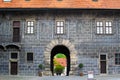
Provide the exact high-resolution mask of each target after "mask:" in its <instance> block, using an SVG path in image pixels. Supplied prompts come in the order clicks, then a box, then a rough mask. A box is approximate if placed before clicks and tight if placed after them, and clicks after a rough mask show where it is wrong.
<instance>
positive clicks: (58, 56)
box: [55, 53, 66, 58]
mask: <svg viewBox="0 0 120 80" xmlns="http://www.w3.org/2000/svg"><path fill="white" fill-rule="evenodd" d="M55 58H66V56H65V55H64V54H62V53H58V54H56V55H55Z"/></svg>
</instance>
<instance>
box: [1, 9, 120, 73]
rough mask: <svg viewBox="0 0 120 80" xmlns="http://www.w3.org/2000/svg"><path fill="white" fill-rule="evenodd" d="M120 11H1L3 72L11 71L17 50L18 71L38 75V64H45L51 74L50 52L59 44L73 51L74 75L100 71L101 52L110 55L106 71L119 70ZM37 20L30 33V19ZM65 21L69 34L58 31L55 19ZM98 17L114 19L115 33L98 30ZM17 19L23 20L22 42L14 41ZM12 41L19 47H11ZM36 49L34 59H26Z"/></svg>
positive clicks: (21, 21)
mask: <svg viewBox="0 0 120 80" xmlns="http://www.w3.org/2000/svg"><path fill="white" fill-rule="evenodd" d="M119 14H120V11H118V10H61V11H60V10H48V11H47V10H43V11H42V10H41V11H26V12H24V11H16V12H14V11H8V12H3V13H2V14H1V15H0V75H10V62H11V59H10V53H12V52H17V53H18V54H19V57H18V60H17V62H18V75H38V65H39V64H41V63H42V64H44V65H45V70H44V75H51V71H50V56H51V55H50V54H51V50H52V49H53V48H54V47H55V46H57V45H64V46H66V47H67V48H68V49H69V51H70V58H71V70H70V75H78V73H79V70H78V67H77V66H78V64H79V63H83V64H84V67H83V72H84V74H87V71H90V70H92V71H94V73H95V74H101V73H100V54H105V55H106V56H107V60H106V62H107V64H106V70H107V72H106V74H119V73H120V66H119V65H115V55H114V53H120V46H119V42H120V15H119ZM27 20H32V21H33V20H34V21H35V26H34V34H26V21H27ZM56 20H64V21H65V34H63V35H57V34H55V28H56V27H55V26H56V24H55V21H56ZM97 20H111V21H112V22H113V26H112V27H113V34H110V35H105V34H104V35H99V34H96V21H97ZM13 21H20V42H13V41H12V37H13V25H12V22H13ZM8 45H14V46H16V47H17V49H16V48H14V47H12V48H7V46H8ZM28 52H33V63H32V64H29V63H27V62H26V54H27V53H28Z"/></svg>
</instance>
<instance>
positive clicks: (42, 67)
mask: <svg viewBox="0 0 120 80" xmlns="http://www.w3.org/2000/svg"><path fill="white" fill-rule="evenodd" d="M38 67H39V72H38V75H39V76H42V70H43V69H44V66H43V65H42V64H39V65H38Z"/></svg>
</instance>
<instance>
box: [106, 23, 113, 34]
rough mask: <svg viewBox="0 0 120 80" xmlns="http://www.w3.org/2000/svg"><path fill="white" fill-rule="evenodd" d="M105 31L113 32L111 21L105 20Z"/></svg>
mask: <svg viewBox="0 0 120 80" xmlns="http://www.w3.org/2000/svg"><path fill="white" fill-rule="evenodd" d="M105 33H106V34H112V22H110V21H107V22H105Z"/></svg>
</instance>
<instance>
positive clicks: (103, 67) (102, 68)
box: [100, 55, 107, 74]
mask: <svg viewBox="0 0 120 80" xmlns="http://www.w3.org/2000/svg"><path fill="white" fill-rule="evenodd" d="M106 67H107V66H106V55H100V72H101V74H106V73H107V71H106V70H107V69H106Z"/></svg>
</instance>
